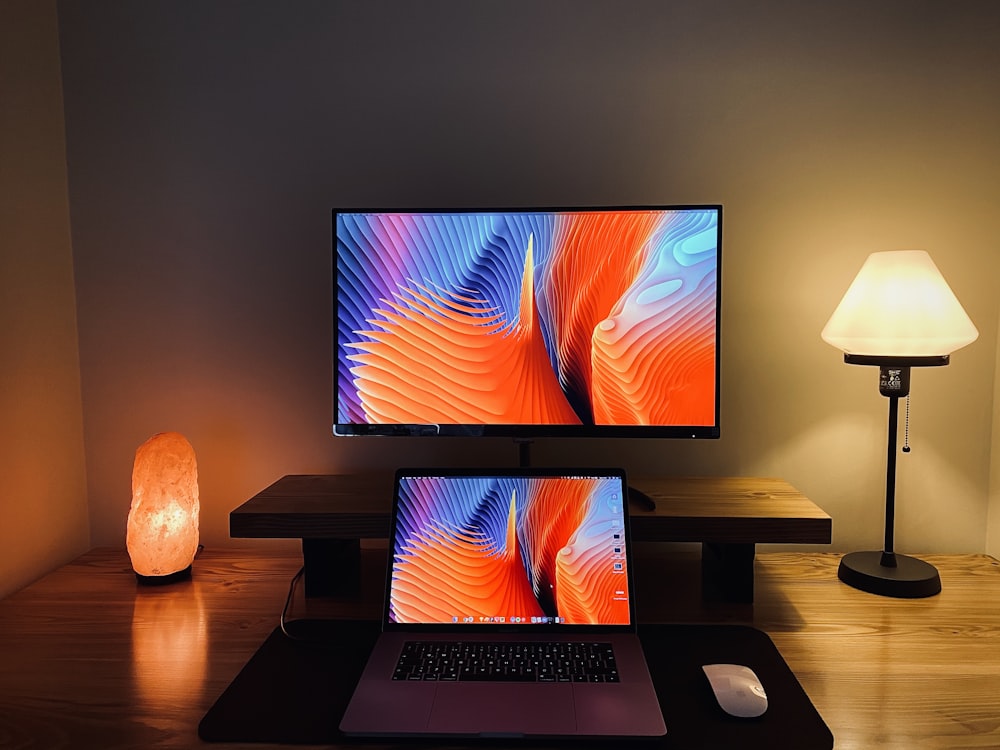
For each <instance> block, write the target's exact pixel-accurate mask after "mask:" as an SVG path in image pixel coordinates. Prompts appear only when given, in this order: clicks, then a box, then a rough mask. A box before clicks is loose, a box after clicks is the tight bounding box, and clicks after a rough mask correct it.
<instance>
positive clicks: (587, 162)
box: [3, 0, 1000, 552]
mask: <svg viewBox="0 0 1000 750" xmlns="http://www.w3.org/2000/svg"><path fill="white" fill-rule="evenodd" d="M771 5H772V4H769V3H764V4H763V5H761V4H753V5H752V6H751V4H747V3H743V2H739V1H738V0H731V1H730V2H716V3H705V4H701V3H697V4H696V3H688V4H679V3H664V2H662V0H649V1H647V2H643V1H642V0H634V1H633V2H630V3H628V4H627V8H628V12H623V10H622V6H621V4H619V3H607V2H596V1H591V2H579V3H575V4H573V23H571V24H569V23H567V22H566V16H565V13H566V6H565V5H564V4H562V3H532V4H523V5H518V4H513V5H512V4H510V3H507V2H498V3H491V2H483V3H477V4H475V5H474V6H469V5H468V4H467V3H463V2H454V3H447V2H444V3H436V4H433V5H419V6H413V5H407V4H394V3H388V4H386V3H378V2H375V3H340V2H332V3H326V4H321V5H312V4H310V5H301V6H300V5H296V4H290V5H289V4H271V3H266V2H261V3H252V2H251V3H246V4H244V5H242V6H241V11H240V13H236V14H234V13H232V12H231V10H230V9H229V8H228V6H225V5H222V4H212V3H202V2H196V1H194V0H188V1H186V2H185V1H184V0H179V1H178V2H171V3H151V4H148V5H147V4H140V5H135V4H134V3H129V2H124V1H123V2H110V3H104V4H101V5H98V6H94V5H93V4H92V3H89V2H85V1H84V0H63V2H61V3H60V5H59V10H60V12H59V16H60V27H61V35H60V38H61V43H62V54H63V59H64V66H65V67H64V78H65V80H64V89H65V106H66V116H67V132H68V156H69V184H70V199H71V206H72V211H73V249H74V255H75V269H74V270H75V274H76V293H77V299H78V316H79V329H80V359H81V366H80V377H81V380H82V391H83V408H84V415H85V430H86V433H85V445H86V465H87V481H88V495H89V499H90V503H89V510H90V518H91V527H92V533H93V541H94V543H95V544H121V541H122V528H123V523H124V518H125V515H126V513H127V509H128V502H129V473H130V470H131V461H132V456H133V452H134V450H135V448H136V446H137V445H139V443H141V442H142V441H143V440H145V439H146V438H147V437H148V436H149V435H151V434H153V433H154V432H158V431H161V430H165V429H174V430H179V431H181V432H183V433H185V434H186V435H187V436H188V437H189V439H190V440H191V442H192V444H193V445H194V447H195V449H196V451H197V452H198V457H199V465H200V470H201V478H202V500H203V519H202V528H203V538H204V539H205V540H206V542H207V543H209V544H223V543H226V542H227V537H228V513H229V511H230V510H231V509H232V508H234V507H235V506H237V505H238V504H239V503H240V502H242V501H243V500H244V499H246V498H247V497H248V496H250V495H252V494H253V493H255V492H256V491H258V490H259V489H261V488H262V487H263V486H265V485H267V484H269V483H270V482H272V481H273V480H274V479H276V478H278V477H279V476H281V475H283V474H286V473H295V472H310V471H355V470H364V469H390V468H392V467H394V466H397V465H399V464H401V463H411V462H412V463H435V464H447V463H453V462H467V463H468V462H477V463H480V462H481V463H495V462H505V461H513V460H514V457H515V455H516V452H515V450H514V448H513V446H512V445H510V443H509V442H507V441H482V442H481V443H474V441H465V442H460V441H451V440H444V441H441V442H434V441H431V442H426V441H425V442H419V441H410V440H384V441H383V440H374V441H368V440H347V441H344V440H336V439H334V438H332V437H331V436H330V429H329V422H330V413H331V405H330V392H329V388H330V367H329V356H330V347H331V344H330V341H331V335H332V332H331V326H330V320H329V310H330V306H331V299H330V283H329V264H330V259H329V253H330V247H329V245H330V227H329V211H330V209H331V208H332V207H334V206H337V205H359V204H362V205H364V204H368V205H378V204H382V205H476V204H478V205H511V204H517V203H523V204H526V205H530V204H535V205H559V204H562V205H574V204H579V205H586V204H602V203H612V204H613V203H645V202H649V203H656V202H663V203H670V202H702V201H705V202H707V201H720V202H722V203H724V204H725V206H726V216H725V236H724V251H723V253H724V260H723V274H724V283H723V296H724V311H723V345H722V357H723V438H722V439H721V440H719V441H715V442H702V443H686V442H676V441H675V442H671V441H649V442H635V443H623V442H611V443H596V442H591V441H584V442H580V443H572V444H566V443H563V442H560V441H540V442H539V443H538V444H537V445H536V446H535V448H534V455H535V457H536V461H538V462H543V461H544V462H558V463H565V462H576V461H580V462H591V463H618V464H621V465H624V466H625V467H626V469H628V470H629V471H630V473H632V474H636V475H638V474H644V473H705V474H744V475H774V476H781V477H784V478H786V479H788V480H789V481H791V482H792V483H793V484H795V485H796V486H798V487H799V488H800V489H801V490H803V491H804V492H805V493H806V494H808V495H809V496H810V497H812V498H813V499H814V500H815V501H816V502H817V503H819V504H820V505H821V506H822V507H823V508H824V509H826V510H827V511H828V512H829V513H830V514H831V515H832V516H833V518H834V547H835V548H837V549H855V548H862V547H874V546H877V545H878V544H879V543H880V541H881V530H882V491H883V486H884V445H885V442H884V441H885V419H886V402H885V399H883V398H882V397H880V396H879V395H878V392H877V387H876V379H877V375H876V373H875V371H874V370H873V369H871V368H863V367H849V366H846V365H843V364H842V363H841V362H840V356H839V354H838V353H837V352H836V351H835V350H833V349H832V348H830V347H829V346H827V345H826V344H824V343H823V342H822V341H821V340H820V338H819V331H820V330H821V328H822V326H823V324H824V323H825V321H826V319H827V317H828V316H829V314H830V312H831V311H832V310H833V308H834V306H835V305H836V303H837V301H838V300H839V298H840V296H841V295H842V293H843V291H844V290H845V289H846V287H847V285H848V283H849V282H850V280H851V278H852V277H853V275H854V273H855V272H856V271H857V269H858V268H859V267H860V265H861V263H862V262H863V260H864V258H865V256H866V255H867V254H868V253H870V252H872V251H876V250H884V249H893V248H914V247H919V248H924V249H927V250H928V251H930V253H931V255H932V256H933V257H934V258H935V260H936V261H937V263H938V265H939V266H940V267H941V269H942V271H943V272H944V274H945V276H946V278H947V279H948V280H949V281H950V282H951V284H952V287H953V288H954V289H955V291H956V293H957V294H958V296H959V298H960V299H961V300H962V302H963V304H964V305H965V307H966V309H967V310H968V311H969V313H970V315H971V317H972V318H973V320H974V321H975V323H976V324H977V326H978V327H979V329H980V332H981V336H980V339H979V340H978V341H977V342H976V343H974V344H973V345H971V346H969V347H968V348H967V349H964V350H962V351H960V352H958V353H956V354H955V355H954V357H953V359H952V364H951V365H950V366H949V367H947V368H942V369H940V370H927V371H919V372H916V373H915V374H914V382H913V394H914V399H913V405H912V406H913V408H912V416H913V419H912V428H911V443H912V445H913V452H912V453H911V454H909V455H908V456H906V457H904V458H902V459H901V460H900V467H899V492H898V497H899V508H898V517H897V547H898V548H899V549H900V551H910V552H955V551H982V550H983V549H984V548H985V545H986V531H985V530H986V528H987V519H988V513H989V510H990V497H991V494H990V493H991V490H990V487H991V485H990V471H991V456H995V453H996V451H995V450H994V451H992V452H991V449H990V434H991V429H992V428H993V423H994V422H995V418H994V416H993V415H994V413H995V410H994V409H992V408H988V406H987V405H991V404H992V403H993V401H994V399H995V398H996V397H997V390H996V385H995V380H994V371H995V369H996V362H997V352H996V347H997V326H998V320H1000V309H998V305H1000V293H998V292H1000V288H998V279H1000V252H998V249H1000V248H998V246H997V243H998V240H997V238H998V237H1000V216H998V214H997V212H996V210H995V206H996V205H997V202H998V199H1000V195H998V188H997V183H996V174H997V173H998V171H1000V144H998V142H997V139H996V133H997V132H998V130H1000V90H998V86H1000V83H998V82H1000V52H998V48H997V45H996V44H995V34H994V33H993V30H995V29H996V28H997V26H998V24H1000V9H998V8H1000V5H998V4H996V3H993V2H970V3H961V4H955V5H954V7H952V6H949V11H948V13H947V14H943V13H941V10H940V4H939V3H937V2H930V1H923V2H919V1H918V2H913V1H912V0H905V2H904V1H903V0H896V1H895V2H894V1H891V0H890V1H889V2H885V3H870V2H862V0H849V1H848V2H844V3H836V4H826V3H815V4H807V3H798V4H794V3H791V4H790V3H784V2H780V3H779V2H774V3H773V7H770V6H771ZM417 8H419V11H417V10H416V9H417ZM470 8H471V9H470ZM760 18H766V19H767V21H766V22H764V23H762V22H760ZM512 40H517V42H516V44H515V43H514V42H513V41H512ZM49 197H51V196H49ZM57 213H58V212H57ZM60 217H63V214H60ZM60 220H64V218H62V219H60ZM46 226H47V227H48V229H49V230H50V231H52V230H53V227H55V229H58V227H59V223H58V221H57V222H55V223H54V224H52V225H46ZM63 226H64V225H63ZM37 231H40V230H37ZM59 247H60V251H61V253H62V254H60V255H59V262H58V263H57V264H55V265H53V266H52V267H51V268H52V269H54V271H53V272H58V273H59V274H61V276H60V279H61V281H62V283H64V284H65V283H68V274H69V272H70V265H69V261H68V257H67V255H66V248H65V246H64V245H62V246H59ZM5 279H6V276H5ZM3 283H4V285H5V287H6V286H7V281H6V280H5V281H4V282H3ZM63 291H65V292H66V294H65V295H64V296H60V302H59V303H58V305H57V309H58V310H59V311H61V312H60V316H61V317H60V321H61V322H63V323H65V322H66V321H67V317H66V316H67V315H68V314H69V308H67V307H64V305H69V303H68V302H67V300H68V299H70V297H71V289H64V290H63ZM52 312H53V311H52V310H48V311H47V314H49V313H52ZM29 321H32V322H29V323H25V324H24V326H23V327H26V328H27V329H28V331H30V332H32V333H35V332H36V330H35V327H36V326H38V325H39V323H38V322H37V321H35V319H29ZM17 330H18V331H20V330H21V327H19V328H18V329H17ZM35 338H37V337H35ZM26 361H27V360H26ZM59 372H60V373H61V374H62V375H65V376H67V377H68V378H69V380H72V373H71V372H69V370H68V369H59ZM22 390H24V391H25V392H27V386H26V385H22ZM71 391H72V387H70V388H69V389H67V390H66V391H59V392H60V393H70V392H71ZM25 395H26V394H25ZM17 402H18V403H26V402H27V400H26V399H23V398H18V399H17ZM67 424H70V426H71V429H70V430H69V431H68V435H69V437H68V438H66V439H67V440H69V441H70V443H71V445H70V449H69V450H67V451H66V453H65V455H68V456H71V457H72V458H73V460H74V461H75V456H77V455H78V451H79V443H78V442H77V441H76V439H75V432H74V430H75V426H76V425H77V424H78V423H77V422H73V421H72V420H70V421H68V422H67ZM35 455H37V454H33V457H34V456H35ZM996 463H997V461H996V459H995V457H994V458H992V465H993V466H995V465H996ZM994 472H995V469H994ZM69 476H70V479H69V480H67V481H71V482H72V481H76V480H78V479H79V477H80V472H79V468H78V467H76V466H74V470H73V471H71V473H70V475H69ZM994 476H995V475H994ZM992 486H993V495H992V497H993V507H994V514H993V518H994V521H995V520H996V518H997V515H998V514H997V513H996V511H995V507H996V503H997V500H996V496H997V491H996V487H997V486H998V482H997V481H996V480H995V479H994V481H993V485H992ZM55 494H59V495H60V496H67V495H69V496H73V497H79V496H80V495H79V494H77V495H73V493H66V492H61V493H55ZM73 508H74V510H75V511H76V512H79V506H78V505H74V506H73ZM9 512H11V511H8V510H4V513H5V514H7V513H9ZM32 512H34V513H39V514H40V515H42V516H47V515H50V514H48V512H47V511H32ZM995 538H996V535H994V539H995ZM52 546H62V547H65V545H56V544H53V545H52ZM70 546H72V545H70ZM993 548H994V549H995V548H996V543H995V541H994V542H993Z"/></svg>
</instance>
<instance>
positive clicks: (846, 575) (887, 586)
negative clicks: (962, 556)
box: [837, 552, 941, 599]
mask: <svg viewBox="0 0 1000 750" xmlns="http://www.w3.org/2000/svg"><path fill="white" fill-rule="evenodd" d="M886 559H894V560H895V561H896V567H890V566H887V565H883V564H882V563H883V561H884V560H886ZM837 577H838V578H839V579H840V580H841V581H843V582H844V583H846V584H847V585H848V586H853V587H854V588H856V589H861V590H862V591H867V592H868V593H869V594H878V595H879V596H894V597H896V598H899V599H922V598H923V597H926V596H934V595H935V594H938V593H940V592H941V577H940V576H939V575H938V572H937V568H935V567H934V566H933V565H931V564H930V563H926V562H924V561H923V560H918V559H917V558H915V557H907V556H906V555H897V554H890V555H886V553H884V552H851V553H850V554H848V555H844V557H843V558H842V559H841V561H840V568H839V569H838V570H837Z"/></svg>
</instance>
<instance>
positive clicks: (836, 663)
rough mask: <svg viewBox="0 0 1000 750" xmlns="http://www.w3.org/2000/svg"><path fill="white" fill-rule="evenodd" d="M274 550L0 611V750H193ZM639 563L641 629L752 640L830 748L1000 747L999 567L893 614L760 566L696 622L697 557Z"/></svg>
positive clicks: (79, 584)
mask: <svg viewBox="0 0 1000 750" xmlns="http://www.w3.org/2000/svg"><path fill="white" fill-rule="evenodd" d="M270 547H271V549H270V551H269V550H268V547H264V546H262V547H260V548H258V549H256V550H253V549H251V550H206V551H204V552H203V553H202V554H201V555H200V556H199V558H198V559H197V560H196V561H195V565H194V578H193V580H191V581H189V582H185V583H181V584H177V585H174V586H172V587H168V588H163V589H159V590H157V589H153V588H139V587H137V585H136V583H135V578H134V576H133V574H132V572H131V570H130V568H129V564H128V558H127V557H126V555H125V553H124V551H115V550H95V551H92V552H90V553H88V554H86V555H84V556H83V557H81V558H79V559H78V560H76V561H75V562H73V563H71V564H69V565H67V566H64V567H63V568H61V569H59V570H57V571H55V572H53V573H51V574H50V575H48V576H46V577H45V578H43V579H42V580H41V581H38V582H37V583H35V584H33V585H32V586H30V587H28V588H27V589H24V590H23V591H21V592H18V593H17V594H14V595H12V596H10V597H8V598H7V599H4V600H3V601H0V742H2V744H3V745H4V747H13V748H35V747H39V748H52V747H72V748H102V749H108V750H111V749H113V748H150V747H165V748H189V747H197V746H202V743H200V742H199V740H198V738H197V725H198V722H199V721H200V720H201V717H202V716H203V715H204V714H205V712H206V711H207V710H208V709H209V707H210V706H211V705H212V703H213V702H214V701H215V699H216V698H217V697H218V696H219V695H220V694H221V693H222V692H223V690H224V689H225V688H226V686H227V685H228V684H229V682H230V681H231V680H232V679H233V678H234V677H235V676H236V674H237V673H238V672H239V670H240V669H241V668H242V667H243V665H244V664H245V663H246V661H247V660H248V659H249V658H250V657H251V656H252V655H253V653H254V652H255V650H256V649H257V648H258V646H259V645H260V644H261V643H262V642H263V641H264V639H265V638H266V637H267V636H268V635H269V634H270V633H271V631H272V630H273V629H274V627H275V626H276V624H277V620H278V615H279V613H280V611H281V608H282V606H283V604H284V601H285V596H286V594H287V591H288V583H289V580H290V579H291V577H292V575H293V574H294V573H295V572H296V570H297V569H298V568H299V566H300V564H301V560H300V558H299V555H298V552H297V550H294V549H291V550H287V551H274V550H273V545H270ZM638 547H639V549H638V552H639V556H638V559H637V563H636V565H637V574H638V579H639V580H638V583H639V586H640V589H639V591H640V595H641V596H642V598H641V599H640V601H641V603H642V606H641V607H640V615H641V616H642V618H643V619H644V620H647V621H656V620H664V621H675V622H725V623H746V624H752V625H755V626H756V627H759V628H761V629H763V630H764V631H766V632H767V633H768V634H769V635H770V636H771V638H772V639H773V641H774V643H775V644H776V645H777V646H778V648H779V649H780V650H781V652H782V654H783V655H784V657H785V660H786V661H787V662H788V664H789V666H790V667H791V668H792V669H793V670H794V672H795V673H796V675H797V676H798V678H799V680H800V682H801V683H802V686H803V687H804V688H805V690H806V692H807V693H808V694H809V696H810V697H811V698H812V701H813V703H814V704H815V705H816V707H817V709H818V710H819V712H820V714H821V715H822V716H823V718H824V720H825V721H826V723H827V724H828V725H829V727H830V728H831V730H832V731H833V733H834V736H835V737H836V747H837V748H845V749H854V748H859V749H864V750H873V749H874V748H900V749H902V748H906V749H907V750H909V749H911V748H918V747H919V748H921V750H928V749H938V748H940V749H941V750H944V749H945V748H948V749H949V750H954V749H955V748H997V747H1000V656H998V654H1000V563H998V562H997V561H996V560H994V559H993V558H990V557H986V556H983V555H954V556H929V557H927V558H926V559H928V560H929V561H930V562H932V563H933V564H935V565H936V566H938V568H939V570H940V572H941V579H942V582H943V586H944V590H943V591H942V593H941V594H939V595H938V596H935V597H931V598H929V599H916V600H899V599H883V598H879V597H875V596H872V595H870V594H865V593H863V592H860V591H856V590H854V589H851V588H849V587H848V586H845V585H844V584H842V583H840V582H839V581H838V580H837V564H838V562H839V556H838V555H836V554H829V553H821V554H799V553H762V554H759V555H758V556H757V560H756V564H755V567H756V577H757V586H756V589H757V597H756V602H755V603H754V604H753V605H747V604H743V605H738V604H720V603H715V604H705V603H704V602H703V601H702V598H701V596H700V591H699V590H698V589H699V583H698V582H699V574H698V573H699V564H700V563H699V561H698V559H697V555H691V554H689V553H685V552H670V553H666V554H665V553H664V550H663V545H658V544H657V545H652V544H647V545H638ZM373 554H378V553H377V551H373ZM378 556H381V555H378ZM376 599H377V597H371V598H369V599H366V600H364V601H362V602H361V603H360V604H355V605H352V606H354V608H355V609H357V607H358V606H360V608H361V609H362V610H366V611H368V613H370V609H371V607H372V606H374V602H375V600H376ZM789 742H790V744H789V747H794V738H790V740H789ZM204 746H205V747H209V746H208V745H204ZM222 747H225V748H233V749H234V750H236V748H243V749H244V750H253V749H256V750H265V748H266V747H269V746H262V745H224V746H222Z"/></svg>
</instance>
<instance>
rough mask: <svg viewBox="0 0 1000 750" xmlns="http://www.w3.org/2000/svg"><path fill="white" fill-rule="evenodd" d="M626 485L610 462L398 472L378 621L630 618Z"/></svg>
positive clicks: (508, 622)
mask: <svg viewBox="0 0 1000 750" xmlns="http://www.w3.org/2000/svg"><path fill="white" fill-rule="evenodd" d="M625 492H626V485H625V477H624V474H623V472H621V471H620V470H600V471H595V470H592V469H586V470H580V469H573V470H569V471H565V472H558V473H556V472H551V471H548V470H531V469H520V470H512V471H506V472H500V473H497V472H496V470H491V471H490V473H489V474H487V473H476V472H469V471H457V472H456V471H444V470H440V469H438V470H431V471H417V472H414V471H410V470H402V471H400V472H398V473H397V477H396V502H395V507H394V516H393V535H392V540H391V553H392V557H391V566H390V571H389V589H388V606H387V612H386V618H387V625H393V624H400V625H402V624H419V625H441V626H470V625H473V626H494V625H498V626H505V629H507V628H511V627H514V628H517V627H520V626H528V627H529V628H530V626H541V627H555V628H559V627H560V626H574V625H617V626H623V625H624V626H631V625H632V622H633V619H632V618H633V607H632V601H631V594H630V585H629V582H630V579H631V572H630V570H629V565H628V555H627V550H628V546H627V545H628V543H629V539H628V519H627V518H626V515H625V502H624V500H625ZM532 629H533V628H532Z"/></svg>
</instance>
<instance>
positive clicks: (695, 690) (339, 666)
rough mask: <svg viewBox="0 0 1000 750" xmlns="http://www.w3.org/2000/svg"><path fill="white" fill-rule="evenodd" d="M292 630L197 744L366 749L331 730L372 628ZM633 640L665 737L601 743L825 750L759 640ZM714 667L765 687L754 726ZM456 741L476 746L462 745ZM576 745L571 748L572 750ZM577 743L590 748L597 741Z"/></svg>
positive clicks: (805, 701)
mask: <svg viewBox="0 0 1000 750" xmlns="http://www.w3.org/2000/svg"><path fill="white" fill-rule="evenodd" d="M296 626H298V627H299V628H300V630H299V631H297V633H298V632H301V633H302V636H303V638H304V639H305V640H301V641H299V640H294V641H293V640H290V639H288V638H287V637H286V636H284V635H283V634H282V633H281V631H280V630H278V629H276V630H275V631H274V632H273V633H271V635H270V636H269V637H268V638H267V640H266V641H265V642H264V644H263V645H262V646H261V647H260V649H258V651H257V653H256V654H254V656H253V657H252V658H251V659H250V661H249V662H248V663H247V665H246V666H245V667H244V668H243V670H242V671H241V672H240V673H239V675H237V677H236V679H235V680H234V681H233V683H232V684H231V685H230V686H229V687H228V688H227V689H226V691H225V692H224V693H223V694H222V695H221V696H220V697H219V699H218V700H217V701H216V703H215V705H213V706H212V708H211V709H210V710H209V712H208V713H207V714H206V715H205V717H204V718H203V719H202V721H201V724H200V725H199V727H198V734H199V736H200V737H201V738H202V739H203V740H206V741H209V742H267V743H276V744H303V745H331V744H340V745H348V744H372V743H371V741H357V740H352V739H349V738H346V737H344V736H343V735H341V734H340V732H339V731H338V730H337V725H338V724H339V722H340V717H341V714H342V713H343V711H344V708H345V707H346V705H347V702H348V700H349V699H350V697H351V693H352V692H353V690H354V685H355V682H356V681H357V678H358V676H359V675H360V673H361V670H362V668H363V667H364V664H365V661H366V660H367V658H368V653H369V652H370V650H371V647H372V644H373V643H374V641H375V638H376V636H377V634H378V626H377V624H376V623H373V622H362V621H347V620H345V621H325V622H318V621H316V622H299V623H296ZM639 634H640V636H641V638H642V643H643V648H644V650H645V653H646V659H647V661H648V662H649V668H650V671H651V672H652V674H653V679H654V682H655V683H656V690H657V693H658V694H659V697H660V703H661V705H662V707H663V718H664V720H665V721H666V724H667V735H666V737H664V738H662V739H657V740H637V741H636V742H635V743H623V742H622V741H621V740H615V741H613V742H610V743H605V744H610V746H613V747H622V746H624V745H626V744H635V745H642V746H643V747H649V748H652V747H655V748H671V749H674V750H688V748H692V749H693V748H738V749H739V750H753V749H755V748H767V749H768V750H778V749H780V748H795V750H830V748H832V747H833V735H832V734H831V732H830V730H829V728H828V727H827V726H826V724H825V723H824V722H823V719H822V717H820V715H819V713H818V712H817V711H816V709H815V708H814V707H813V705H812V703H811V702H810V700H809V697H808V696H807V695H806V693H805V691H803V690H802V687H801V686H800V685H799V682H798V680H796V679H795V675H794V674H792V671H791V670H790V669H789V668H788V665H787V664H785V660H784V659H782V657H781V654H780V653H779V652H778V649H777V648H776V647H775V646H774V643H773V642H772V641H771V639H770V638H769V637H768V636H767V634H766V633H763V632H761V631H760V630H757V629H755V628H750V627H744V626H736V625H644V626H641V627H640V630H639ZM718 662H733V663H737V664H746V665H747V666H749V667H750V668H752V669H753V670H754V671H755V672H756V673H757V676H758V677H759V678H760V681H761V683H762V684H763V685H764V688H765V690H767V695H768V710H767V713H765V714H764V715H763V716H761V717H760V718H757V719H735V718H732V717H730V716H728V715H726V714H725V713H723V711H722V710H721V709H720V708H719V707H718V705H717V704H716V702H715V698H714V697H713V695H712V692H711V689H710V688H709V686H708V681H707V680H706V679H705V676H704V674H703V673H702V671H701V665H702V664H708V663H718ZM381 744H389V743H388V742H385V741H383V742H382V743H381ZM391 744H394V745H399V744H401V743H400V742H399V741H392V743H391ZM405 744H408V745H411V744H412V745H414V746H419V745H424V746H427V744H428V743H421V742H412V743H410V742H407V743H405ZM434 744H435V745H436V746H440V745H442V744H443V743H441V742H440V741H435V743H434ZM449 744H452V743H449ZM461 744H464V745H469V744H475V745H477V746H478V745H480V744H481V743H479V742H475V743H470V742H469V741H468V740H464V741H462V743H461ZM507 744H511V743H507ZM525 744H527V743H525ZM534 744H536V745H537V744H538V743H534ZM545 744H546V746H556V745H560V746H567V744H566V743H545ZM581 744H582V743H580V742H579V741H575V742H574V743H573V746H579V745H581ZM586 744H587V745H588V746H590V747H594V746H597V745H598V744H600V743H597V742H591V743H586ZM519 746H525V745H519Z"/></svg>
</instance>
